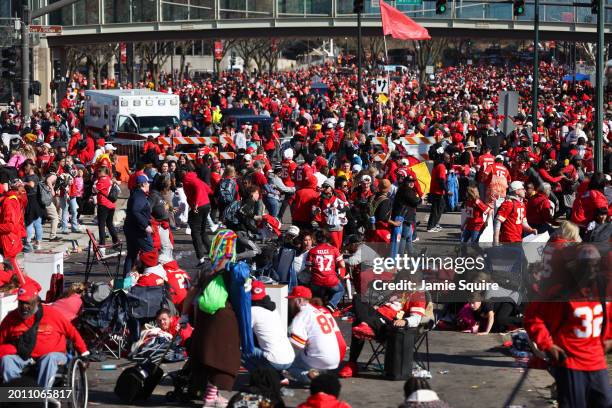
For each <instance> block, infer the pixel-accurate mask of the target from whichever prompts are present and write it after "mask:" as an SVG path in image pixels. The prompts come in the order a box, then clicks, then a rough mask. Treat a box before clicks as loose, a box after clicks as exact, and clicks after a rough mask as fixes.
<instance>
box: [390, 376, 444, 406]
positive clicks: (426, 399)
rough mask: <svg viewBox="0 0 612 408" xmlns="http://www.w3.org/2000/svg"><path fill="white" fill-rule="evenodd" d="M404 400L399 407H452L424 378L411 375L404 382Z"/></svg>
mask: <svg viewBox="0 0 612 408" xmlns="http://www.w3.org/2000/svg"><path fill="white" fill-rule="evenodd" d="M404 398H405V400H404V402H403V403H401V404H400V405H399V407H398V408H450V405H448V404H447V403H446V402H444V401H442V400H441V399H440V398H439V397H438V394H436V392H435V391H434V390H432V389H431V386H430V385H429V382H428V381H427V380H426V379H424V378H418V377H411V378H410V379H408V381H406V382H405V383H404Z"/></svg>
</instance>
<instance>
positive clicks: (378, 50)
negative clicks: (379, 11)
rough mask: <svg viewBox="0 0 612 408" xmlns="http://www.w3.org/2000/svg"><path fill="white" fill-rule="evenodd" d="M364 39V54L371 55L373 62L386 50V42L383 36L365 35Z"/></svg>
mask: <svg viewBox="0 0 612 408" xmlns="http://www.w3.org/2000/svg"><path fill="white" fill-rule="evenodd" d="M363 40H364V41H363V45H362V47H363V50H362V52H363V55H367V56H369V57H370V60H371V61H372V62H373V61H376V59H377V58H378V57H379V56H380V55H381V54H383V53H384V52H385V42H384V39H383V38H382V37H380V36H379V37H364V39H363Z"/></svg>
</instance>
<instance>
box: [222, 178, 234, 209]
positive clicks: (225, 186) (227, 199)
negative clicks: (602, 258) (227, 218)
mask: <svg viewBox="0 0 612 408" xmlns="http://www.w3.org/2000/svg"><path fill="white" fill-rule="evenodd" d="M217 199H218V200H219V204H221V205H230V204H231V203H233V202H234V200H235V199H236V181H234V179H230V178H225V179H223V180H221V182H219V189H218V191H217Z"/></svg>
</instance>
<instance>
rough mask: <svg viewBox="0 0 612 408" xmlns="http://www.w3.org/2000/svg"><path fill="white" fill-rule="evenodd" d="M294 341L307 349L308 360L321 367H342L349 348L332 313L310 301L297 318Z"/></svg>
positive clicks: (309, 364) (291, 339)
mask: <svg viewBox="0 0 612 408" xmlns="http://www.w3.org/2000/svg"><path fill="white" fill-rule="evenodd" d="M290 341H291V343H293V344H294V345H295V346H296V347H298V348H301V349H304V354H303V356H302V357H303V360H304V362H305V363H306V364H308V366H309V367H312V368H316V369H319V370H333V369H336V368H338V365H339V364H340V362H341V361H342V360H343V359H344V354H345V352H346V342H345V341H344V337H342V333H341V332H340V329H339V328H338V325H337V324H336V321H335V320H334V318H333V316H332V315H331V313H329V311H328V310H327V309H325V308H316V307H314V306H312V305H310V304H307V305H304V306H302V308H301V310H300V312H299V313H298V314H297V315H295V317H294V318H293V322H292V323H291V337H290Z"/></svg>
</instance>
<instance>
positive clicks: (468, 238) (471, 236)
mask: <svg viewBox="0 0 612 408" xmlns="http://www.w3.org/2000/svg"><path fill="white" fill-rule="evenodd" d="M478 238H480V231H470V230H469V229H467V228H466V229H464V230H463V231H462V232H461V242H463V243H468V244H471V243H476V242H478Z"/></svg>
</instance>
